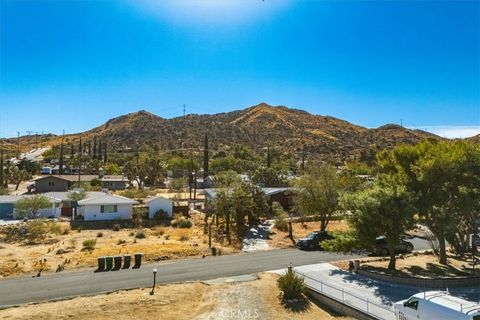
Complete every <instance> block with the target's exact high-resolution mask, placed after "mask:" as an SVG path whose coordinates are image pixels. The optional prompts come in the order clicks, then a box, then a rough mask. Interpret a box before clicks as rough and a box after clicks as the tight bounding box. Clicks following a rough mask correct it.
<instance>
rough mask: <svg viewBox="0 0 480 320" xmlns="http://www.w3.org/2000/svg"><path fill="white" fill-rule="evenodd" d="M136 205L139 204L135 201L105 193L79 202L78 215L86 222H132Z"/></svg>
mask: <svg viewBox="0 0 480 320" xmlns="http://www.w3.org/2000/svg"><path fill="white" fill-rule="evenodd" d="M135 204H138V202H137V201H135V200H133V199H130V198H126V197H121V196H117V195H113V194H108V193H105V194H103V195H101V196H98V197H92V198H86V199H83V200H80V201H78V211H77V215H81V216H83V219H84V220H85V221H98V220H130V219H132V217H133V205H135ZM74 219H75V217H74Z"/></svg>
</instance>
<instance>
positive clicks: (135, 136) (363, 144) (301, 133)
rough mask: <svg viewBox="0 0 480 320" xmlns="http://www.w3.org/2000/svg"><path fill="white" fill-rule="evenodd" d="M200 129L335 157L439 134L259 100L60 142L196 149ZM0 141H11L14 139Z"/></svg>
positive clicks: (226, 142)
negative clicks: (363, 123)
mask: <svg viewBox="0 0 480 320" xmlns="http://www.w3.org/2000/svg"><path fill="white" fill-rule="evenodd" d="M205 134H208V136H209V140H210V145H211V146H212V147H213V148H214V149H218V150H225V149H229V148H231V147H232V146H234V145H236V144H243V145H245V146H247V147H250V148H251V149H254V150H257V149H261V148H263V147H265V146H267V145H270V146H272V147H277V148H279V149H281V151H283V152H285V153H292V152H293V153H298V152H307V153H309V154H313V155H314V156H315V157H318V158H321V159H327V158H330V159H331V158H334V159H336V160H345V159H352V158H357V157H358V156H359V154H361V152H363V151H364V150H365V148H374V149H382V148H392V147H393V146H395V145H397V144H400V143H416V142H418V141H420V140H422V139H425V138H434V139H443V138H441V137H439V136H436V135H434V134H432V133H428V132H425V131H421V130H411V129H407V128H404V127H401V126H399V125H395V124H386V125H383V126H380V127H378V128H373V129H369V128H366V127H363V126H359V125H355V124H353V123H350V122H348V121H345V120H342V119H338V118H335V117H332V116H322V115H315V114H311V113H309V112H307V111H305V110H301V109H294V108H288V107H286V106H271V105H269V104H267V103H265V102H262V103H260V104H257V105H254V106H251V107H248V108H245V109H240V110H234V111H230V112H223V113H216V114H201V115H198V114H188V115H186V116H185V117H175V118H169V119H167V118H162V117H160V116H158V115H155V114H154V113H151V112H149V111H146V110H140V111H137V112H132V113H128V114H125V115H121V116H119V117H115V118H111V119H109V120H107V121H106V122H105V123H104V124H102V125H100V126H97V127H95V128H92V129H90V130H87V131H84V132H80V133H75V134H69V135H66V136H65V143H66V144H71V143H76V141H77V140H78V139H79V137H80V136H82V140H83V141H91V140H93V139H94V137H95V138H96V140H97V141H102V142H103V143H107V144H108V147H109V149H111V150H112V149H115V150H127V149H129V150H132V149H133V150H134V149H137V148H140V147H142V146H144V145H147V146H150V147H154V148H158V149H159V150H167V149H170V150H171V149H178V148H192V147H193V148H201V147H202V146H203V137H204V136H205ZM37 139H38V137H37ZM60 139H61V137H60V136H55V135H49V136H48V137H47V138H45V141H43V144H44V145H56V144H59V143H60ZM20 140H21V143H22V144H28V143H32V136H31V137H30V138H29V137H21V138H20ZM3 141H6V142H7V143H12V144H13V143H16V139H3ZM37 142H38V141H37Z"/></svg>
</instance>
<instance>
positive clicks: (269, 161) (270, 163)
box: [267, 146, 272, 168]
mask: <svg viewBox="0 0 480 320" xmlns="http://www.w3.org/2000/svg"><path fill="white" fill-rule="evenodd" d="M271 165H272V156H271V154H270V146H267V168H270V166H271Z"/></svg>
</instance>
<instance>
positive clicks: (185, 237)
mask: <svg viewBox="0 0 480 320" xmlns="http://www.w3.org/2000/svg"><path fill="white" fill-rule="evenodd" d="M188 239H189V238H188V236H186V235H183V236H181V237H180V241H188Z"/></svg>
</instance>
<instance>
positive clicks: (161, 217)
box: [153, 209, 170, 220]
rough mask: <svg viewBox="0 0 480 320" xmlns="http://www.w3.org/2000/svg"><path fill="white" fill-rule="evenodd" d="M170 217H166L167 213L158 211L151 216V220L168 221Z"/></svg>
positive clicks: (161, 210)
mask: <svg viewBox="0 0 480 320" xmlns="http://www.w3.org/2000/svg"><path fill="white" fill-rule="evenodd" d="M169 218H170V217H169V216H168V212H167V211H165V210H163V209H160V210H158V211H157V212H155V214H154V215H153V219H155V220H164V219H169Z"/></svg>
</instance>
